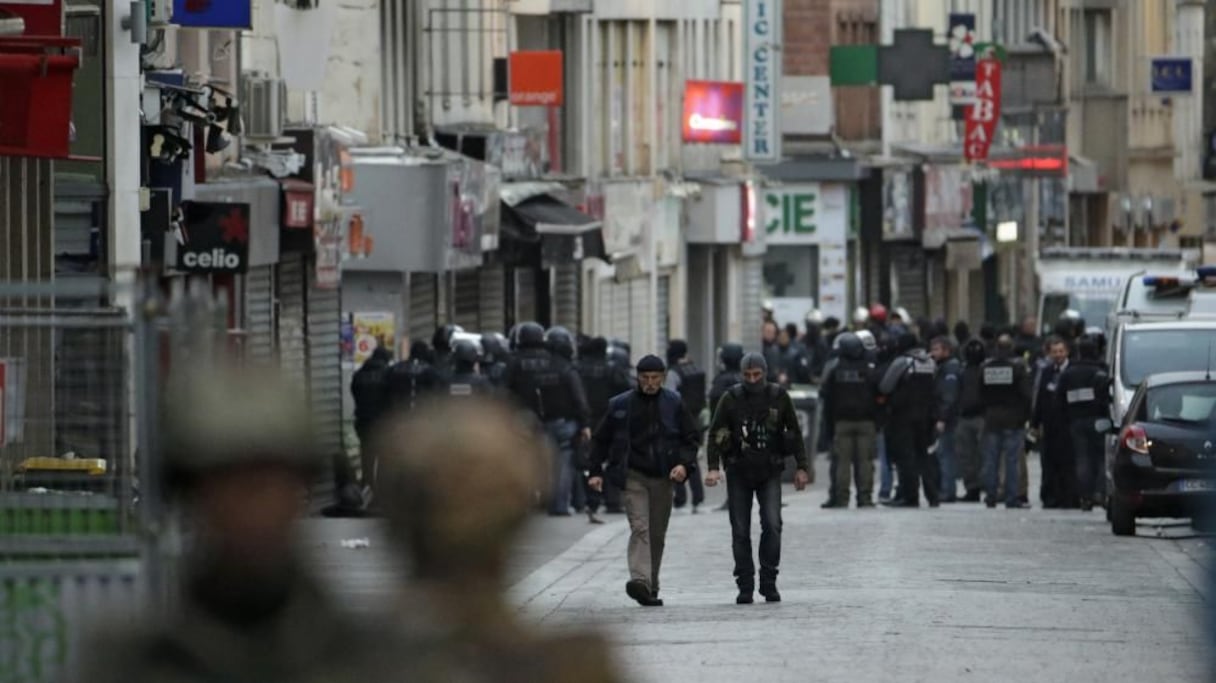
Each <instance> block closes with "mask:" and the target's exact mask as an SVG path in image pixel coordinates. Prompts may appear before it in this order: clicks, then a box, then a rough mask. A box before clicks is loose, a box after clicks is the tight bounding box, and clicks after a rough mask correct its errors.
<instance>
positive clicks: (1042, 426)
mask: <svg viewBox="0 0 1216 683" xmlns="http://www.w3.org/2000/svg"><path fill="white" fill-rule="evenodd" d="M1070 354H1071V351H1070V349H1069V347H1068V342H1066V341H1065V340H1064V339H1063V338H1061V337H1053V338H1051V339H1050V340H1049V341H1048V346H1047V359H1046V362H1044V363H1043V364H1042V365H1040V367H1039V372H1038V375H1037V376H1036V377H1035V381H1034V394H1033V396H1034V398H1033V402H1032V406H1031V410H1032V414H1031V424H1030V426H1031V427H1032V428H1034V429H1036V430H1037V431H1038V432H1039V444H1040V446H1039V457H1040V459H1041V460H1042V467H1043V482H1042V485H1041V487H1040V492H1039V497H1040V499H1041V500H1042V502H1043V507H1045V508H1075V507H1076V506H1077V503H1076V500H1075V498H1076V491H1075V489H1076V486H1075V484H1074V481H1073V478H1074V476H1075V474H1076V466H1075V464H1074V460H1073V453H1072V438H1071V436H1070V432H1069V425H1068V420H1067V418H1066V417H1065V414H1064V405H1063V403H1062V402H1061V401H1060V398H1059V394H1058V392H1057V391H1056V388H1057V386H1058V384H1059V382H1060V377H1061V376H1062V375H1063V374H1064V372H1065V371H1066V370H1068V367H1069V356H1070Z"/></svg>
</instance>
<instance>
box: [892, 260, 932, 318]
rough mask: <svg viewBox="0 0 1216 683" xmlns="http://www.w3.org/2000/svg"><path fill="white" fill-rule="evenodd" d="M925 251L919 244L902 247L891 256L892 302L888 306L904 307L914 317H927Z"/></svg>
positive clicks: (926, 265)
mask: <svg viewBox="0 0 1216 683" xmlns="http://www.w3.org/2000/svg"><path fill="white" fill-rule="evenodd" d="M927 267H928V263H927V261H926V259H925V251H924V249H922V248H921V246H920V245H919V244H908V245H900V246H899V247H898V248H895V249H892V254H891V282H892V287H891V299H892V300H891V301H888V302H884V303H886V304H887V305H888V306H902V307H904V308H906V309H908V314H909V315H911V316H913V317H919V316H923V315H925V312H926V310H927V307H928V306H927V303H928V302H927V294H928V292H927V290H926V288H925V280H926V277H927V275H926V272H925V270H926V268H927Z"/></svg>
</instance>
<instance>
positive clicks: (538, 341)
mask: <svg viewBox="0 0 1216 683" xmlns="http://www.w3.org/2000/svg"><path fill="white" fill-rule="evenodd" d="M515 346H516V348H520V349H540V348H544V346H545V328H543V327H541V326H540V323H524V324H522V325H520V326H519V329H518V330H516V332H515Z"/></svg>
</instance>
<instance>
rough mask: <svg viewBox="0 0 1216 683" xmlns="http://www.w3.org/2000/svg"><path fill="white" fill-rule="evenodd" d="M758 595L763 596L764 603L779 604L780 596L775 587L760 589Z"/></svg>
mask: <svg viewBox="0 0 1216 683" xmlns="http://www.w3.org/2000/svg"><path fill="white" fill-rule="evenodd" d="M760 595H763V596H764V601H765V602H781V594H780V593H778V592H777V587H776V586H772V587H769V588H761V589H760Z"/></svg>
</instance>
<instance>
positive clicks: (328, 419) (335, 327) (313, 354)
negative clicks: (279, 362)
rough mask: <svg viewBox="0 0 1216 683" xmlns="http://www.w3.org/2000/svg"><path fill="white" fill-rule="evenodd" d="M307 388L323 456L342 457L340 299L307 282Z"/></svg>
mask: <svg viewBox="0 0 1216 683" xmlns="http://www.w3.org/2000/svg"><path fill="white" fill-rule="evenodd" d="M308 285H309V286H308V326H307V329H308V384H309V398H310V400H311V402H312V415H313V431H314V433H315V436H316V439H317V442H318V445H319V446H320V447H322V448H323V449H324V452H325V453H327V454H337V453H342V452H343V449H342V394H343V391H342V356H341V349H340V347H339V345H338V340H339V338H340V336H341V330H340V327H341V322H342V321H341V318H342V296H341V292H340V291H339V290H338V289H336V288H335V289H320V288H318V287H316V286H315V284H314V279H313V278H311V277H310V278H308Z"/></svg>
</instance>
